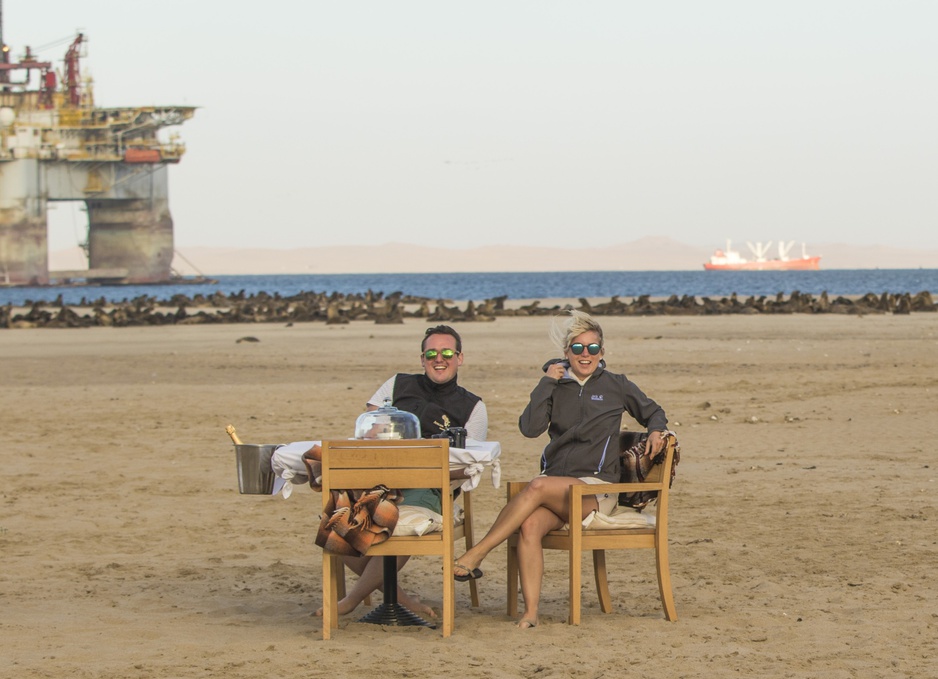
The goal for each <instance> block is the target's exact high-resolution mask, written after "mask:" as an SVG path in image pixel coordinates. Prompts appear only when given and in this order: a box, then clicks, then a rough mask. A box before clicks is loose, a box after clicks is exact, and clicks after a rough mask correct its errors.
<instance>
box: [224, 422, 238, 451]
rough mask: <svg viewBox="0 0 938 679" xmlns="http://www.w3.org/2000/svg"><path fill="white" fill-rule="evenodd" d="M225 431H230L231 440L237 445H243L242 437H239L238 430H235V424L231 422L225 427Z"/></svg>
mask: <svg viewBox="0 0 938 679" xmlns="http://www.w3.org/2000/svg"><path fill="white" fill-rule="evenodd" d="M225 431H226V432H228V436H230V437H231V440H232V441H234V444H235V445H236V446H240V445H241V439H240V438H238V432H236V431H235V428H234V426H233V425H230V424H229V425H228V426H227V427H225Z"/></svg>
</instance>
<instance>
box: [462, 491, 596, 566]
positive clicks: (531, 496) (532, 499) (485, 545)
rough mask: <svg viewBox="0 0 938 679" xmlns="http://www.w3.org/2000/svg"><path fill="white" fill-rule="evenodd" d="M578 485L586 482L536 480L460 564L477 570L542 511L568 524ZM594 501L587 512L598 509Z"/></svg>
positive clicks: (516, 498) (513, 501)
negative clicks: (573, 489) (571, 499)
mask: <svg viewBox="0 0 938 679" xmlns="http://www.w3.org/2000/svg"><path fill="white" fill-rule="evenodd" d="M574 483H583V482H582V481H580V480H579V479H575V478H572V477H569V476H538V477H536V478H534V479H532V481H531V483H529V484H528V485H527V486H525V488H524V490H522V491H521V492H520V493H518V494H517V495H515V496H514V497H513V498H511V500H510V501H509V502H508V504H506V505H505V506H504V507H502V510H501V511H500V512H499V513H498V517H497V518H496V519H495V523H494V524H492V527H491V528H489V531H488V533H486V534H485V537H483V538H482V539H481V540H479V542H477V543H476V544H475V545H474V546H473V547H472V548H471V549H470V550H469V551H468V552H466V553H465V554H463V555H462V556H461V557H459V558H458V559H456V560H457V561H458V562H459V563H460V564H461V565H462V566H464V567H465V568H467V569H469V570H472V569H473V568H476V567H477V566H478V565H479V564H480V563H482V560H483V559H485V557H486V556H488V553H489V552H491V551H492V550H493V549H495V547H497V546H498V545H500V544H501V543H502V542H504V541H505V540H507V539H508V536H509V535H511V534H512V533H514V532H515V531H516V530H518V528H520V527H521V524H522V523H524V520H525V519H527V518H528V517H529V516H531V515H532V514H533V513H534V511H535V510H537V509H538V508H539V507H543V508H545V509H549V510H550V511H552V512H553V513H554V514H556V515H557V516H559V517H560V518H561V519H563V520H564V521H566V520H567V517H568V516H569V514H570V507H569V494H568V492H567V491H568V489H569V488H570V486H571V485H573V484H574ZM590 500H592V502H590V501H589V500H585V501H584V503H583V508H584V511H585V510H586V507H587V505H591V507H592V508H595V506H596V501H595V500H593V499H592V498H590ZM459 570H461V569H458V568H457V571H459ZM457 574H461V573H457Z"/></svg>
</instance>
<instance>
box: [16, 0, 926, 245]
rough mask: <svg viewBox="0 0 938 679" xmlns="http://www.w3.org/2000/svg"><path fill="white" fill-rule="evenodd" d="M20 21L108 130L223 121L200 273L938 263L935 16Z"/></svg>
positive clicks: (741, 5) (659, 7)
mask: <svg viewBox="0 0 938 679" xmlns="http://www.w3.org/2000/svg"><path fill="white" fill-rule="evenodd" d="M2 4H3V38H4V41H5V42H6V43H8V44H10V45H11V46H12V48H13V54H14V56H16V57H19V56H21V55H22V52H23V48H24V47H25V46H26V45H29V46H30V47H32V48H33V51H34V52H38V56H39V58H40V59H43V60H50V61H54V62H55V63H56V65H57V68H61V60H62V58H63V57H64V56H65V51H66V49H67V46H68V42H69V41H70V39H71V38H73V37H74V36H75V34H76V33H77V32H79V31H80V32H82V33H83V34H84V35H85V38H86V40H87V44H86V56H85V58H84V59H83V60H82V73H83V74H85V75H90V76H91V77H92V78H93V83H94V96H95V101H96V103H97V104H98V105H99V106H108V107H110V106H135V105H153V104H156V105H164V106H165V105H186V106H198V107H199V108H198V111H197V112H196V114H195V117H194V118H193V119H192V120H190V121H188V122H186V123H185V124H183V125H182V126H181V127H178V128H169V129H168V130H167V133H168V132H170V131H173V132H178V133H179V134H180V136H181V138H182V140H183V141H184V142H185V143H186V146H187V153H186V155H185V156H184V158H183V160H182V162H181V163H180V164H179V165H176V166H171V167H170V169H169V184H170V208H171V210H172V214H173V219H174V222H175V241H176V246H177V248H178V247H187V246H224V247H237V248H257V247H270V248H299V247H315V246H324V245H356V244H360V243H361V244H372V245H374V244H381V243H387V242H398V243H415V244H427V245H433V246H436V247H451V248H455V249H460V248H471V247H478V246H485V245H502V244H504V245H519V244H532V245H548V246H563V245H570V246H572V247H596V246H597V245H602V244H604V243H605V244H609V245H616V244H621V243H627V242H630V241H633V240H636V239H639V238H642V237H645V236H665V237H669V238H672V239H674V240H676V241H679V242H682V243H686V244H688V245H695V246H707V247H719V246H722V245H723V244H724V243H725V241H726V240H727V239H732V240H733V241H735V242H737V243H743V242H745V241H757V242H761V241H768V240H772V239H776V240H784V241H798V242H806V243H807V244H808V249H809V251H810V250H811V244H812V243H847V244H856V245H892V246H896V247H903V248H938V228H936V226H938V219H936V217H938V190H936V186H938V181H936V180H938V87H936V83H938V40H935V38H934V36H935V32H936V28H938V3H935V2H932V1H931V0H919V1H914V0H882V1H872V0H829V1H824V0H811V1H803V0H789V1H786V2H752V1H751V0H737V1H724V0H714V1H712V2H705V1H701V0H697V1H691V0H685V1H668V0H662V1H656V2H647V0H646V1H644V2H631V1H628V0H598V1H593V2H557V1H551V0H541V1H537V2H535V1H512V0H499V1H498V2H493V1H490V0H477V1H475V2H471V3H470V2H467V3H455V2H445V1H443V0H427V1H414V2H408V1H406V0H403V1H398V2H389V1H388V0H362V1H359V2H353V1H347V2H335V1H331V2H324V1H319V0H305V1H304V2H299V1H297V0H290V1H288V0H267V1H266V2H262V3H261V2H257V3H254V2H244V1H242V0H231V1H229V2H225V3H221V2H210V1H208V0H161V2H159V3H153V2H142V1H141V0H123V2H121V3H120V11H116V10H115V7H116V5H115V4H114V2H113V0H83V1H82V2H80V3H78V2H74V0H43V1H42V2H37V1H36V0H2ZM47 46H49V47H47ZM40 48H41V49H40ZM83 220H84V216H83V213H79V211H78V210H77V204H73V205H71V206H69V205H65V206H62V205H57V206H55V209H53V210H51V211H50V248H51V249H58V248H60V247H68V246H69V245H74V243H75V242H77V240H78V239H79V238H78V236H81V238H83V233H82V232H83V229H84V228H85V226H84V222H83ZM68 241H71V242H68Z"/></svg>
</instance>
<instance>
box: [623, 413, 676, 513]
mask: <svg viewBox="0 0 938 679" xmlns="http://www.w3.org/2000/svg"><path fill="white" fill-rule="evenodd" d="M667 436H674V433H673V432H667ZM647 440H648V433H647V432H638V431H622V432H620V433H619V483H637V482H641V481H644V480H645V478H646V477H647V475H648V472H649V470H651V468H652V467H653V466H654V465H656V464H661V463H662V462H664V452H663V451H662V452H661V453H658V455H656V456H655V457H654V458H649V457H648V456H646V455H645V441H647ZM680 461H681V446H680V445H679V444H678V442H677V437H676V436H674V464H673V465H671V481H670V483H669V484H668V486H669V487H670V485H671V484H673V483H674V476H675V475H676V474H677V464H678V462H680ZM657 497H658V491H656V490H647V491H641V492H638V493H619V504H620V505H622V506H624V507H633V508H634V509H635V510H636V511H639V512H640V511H642V510H643V509H644V508H645V506H646V505H647V504H648V503H649V502H651V501H652V500H654V499H655V498H657Z"/></svg>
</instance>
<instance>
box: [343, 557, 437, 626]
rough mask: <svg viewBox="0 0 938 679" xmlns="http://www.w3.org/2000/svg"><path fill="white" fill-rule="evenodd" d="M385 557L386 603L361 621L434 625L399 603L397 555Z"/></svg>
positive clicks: (380, 623)
mask: <svg viewBox="0 0 938 679" xmlns="http://www.w3.org/2000/svg"><path fill="white" fill-rule="evenodd" d="M382 558H383V559H384V603H382V604H381V605H380V606H378V607H377V608H375V609H374V610H373V611H371V612H370V613H368V614H367V615H366V616H364V617H363V618H362V619H361V620H359V622H370V623H374V624H376V625H399V626H417V625H422V626H424V627H430V628H432V629H436V625H433V624H431V623H429V622H427V621H426V620H424V619H423V618H421V617H420V616H419V615H417V614H416V613H414V612H412V611H411V610H409V609H407V608H405V607H404V606H402V605H401V604H399V603H397V557H396V556H385V557H382Z"/></svg>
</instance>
